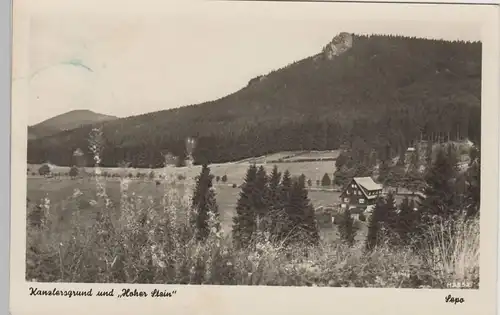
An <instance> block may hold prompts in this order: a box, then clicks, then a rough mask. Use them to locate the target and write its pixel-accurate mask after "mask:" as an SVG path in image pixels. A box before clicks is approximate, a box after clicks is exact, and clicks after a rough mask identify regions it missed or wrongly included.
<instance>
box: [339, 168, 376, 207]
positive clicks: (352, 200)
mask: <svg viewBox="0 0 500 315" xmlns="http://www.w3.org/2000/svg"><path fill="white" fill-rule="evenodd" d="M382 188H383V187H382V185H381V184H379V183H376V182H375V181H374V180H373V179H372V178H371V177H354V178H353V179H352V180H351V181H350V182H349V184H348V185H347V186H346V187H344V189H343V191H342V193H341V194H340V207H341V208H342V210H349V211H350V212H351V213H352V214H358V215H359V213H361V212H365V211H366V210H367V208H370V209H371V208H372V207H371V206H373V205H374V204H375V202H376V200H377V198H378V197H379V196H380V195H381V194H382Z"/></svg>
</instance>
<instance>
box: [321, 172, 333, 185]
mask: <svg viewBox="0 0 500 315" xmlns="http://www.w3.org/2000/svg"><path fill="white" fill-rule="evenodd" d="M331 184H332V180H331V179H330V176H328V173H325V175H323V178H322V179H321V186H325V187H326V186H330V185H331Z"/></svg>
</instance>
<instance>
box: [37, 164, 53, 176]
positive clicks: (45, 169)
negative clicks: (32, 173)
mask: <svg viewBox="0 0 500 315" xmlns="http://www.w3.org/2000/svg"><path fill="white" fill-rule="evenodd" d="M38 174H40V175H41V176H47V175H49V174H50V166H49V165H48V164H43V165H42V166H40V168H39V169H38Z"/></svg>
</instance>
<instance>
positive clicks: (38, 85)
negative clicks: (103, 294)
mask: <svg viewBox="0 0 500 315" xmlns="http://www.w3.org/2000/svg"><path fill="white" fill-rule="evenodd" d="M49 3H50V2H49ZM54 3H55V2H54ZM300 5H301V4H300V3H286V2H276V3H266V2H258V3H253V4H252V3H245V2H243V3H231V2H228V1H220V2H219V1H217V2H214V3H210V2H205V3H200V4H194V3H193V4H191V5H190V6H187V5H186V8H184V9H183V8H182V6H179V7H176V5H175V4H172V5H170V6H171V7H170V6H169V5H168V4H166V3H165V4H164V5H163V7H164V8H163V9H162V10H158V11H157V12H155V10H153V9H150V11H147V12H146V11H145V12H144V13H141V11H139V10H138V11H137V12H135V13H134V10H132V9H131V8H130V7H131V5H130V6H129V7H128V9H123V11H124V12H125V11H126V13H120V10H121V9H117V11H115V12H114V13H111V9H109V8H108V9H107V10H105V11H103V12H98V10H96V11H95V12H92V11H90V10H88V11H82V12H81V13H79V11H78V10H76V9H75V10H73V11H71V12H70V10H69V9H68V10H67V11H66V12H65V11H62V10H60V11H57V10H53V11H51V10H49V9H45V10H42V9H37V10H33V11H32V12H31V13H30V16H29V23H28V24H26V25H28V26H26V30H27V35H24V36H25V37H26V39H25V41H26V43H24V46H23V49H24V50H23V52H22V54H23V56H24V57H22V58H24V59H23V62H24V63H25V65H24V68H23V69H24V70H19V71H18V72H17V74H16V71H14V73H13V78H12V82H13V83H12V84H13V88H14V89H15V86H16V84H18V85H19V86H21V85H22V86H23V91H24V93H25V94H24V95H23V99H24V103H25V105H24V106H25V109H24V111H23V112H21V111H20V112H18V114H17V115H20V114H19V113H22V114H23V115H24V116H25V117H23V118H22V119H21V120H20V122H21V121H22V122H25V124H21V123H20V124H19V126H17V127H18V128H19V129H20V128H23V130H22V131H18V134H24V135H25V138H20V139H16V140H12V141H13V146H15V143H16V142H17V143H21V142H23V143H22V144H19V148H23V150H24V151H23V150H21V149H19V150H18V151H19V152H17V153H15V154H17V157H18V159H17V160H18V161H17V162H16V163H18V165H19V167H21V166H22V165H24V164H23V163H25V165H26V166H25V169H23V170H22V172H25V176H26V177H23V176H24V173H21V172H18V173H19V178H22V179H23V183H20V185H21V184H23V185H24V187H20V188H18V189H19V191H18V194H17V195H16V196H17V197H16V198H17V199H19V200H20V199H23V200H22V201H18V204H20V205H22V202H24V199H25V209H24V208H23V209H19V208H17V209H12V211H13V212H14V211H15V212H16V213H20V212H24V214H22V216H23V218H24V219H23V220H24V221H23V222H24V223H23V225H22V226H21V224H17V223H16V224H17V225H15V226H16V227H14V225H13V229H14V228H16V229H18V230H20V231H21V230H22V231H23V233H24V231H25V233H24V235H25V241H24V244H20V243H19V244H18V245H17V247H18V249H17V250H18V251H19V250H21V251H24V252H25V255H24V256H23V257H24V261H23V262H22V264H24V269H23V270H24V281H25V282H26V283H29V286H30V287H34V286H37V285H38V284H41V285H43V284H44V283H45V284H50V283H52V284H53V283H64V284H72V283H73V284H120V285H144V284H147V285H174V284H175V285H191V287H192V286H200V287H202V286H232V287H233V288H234V287H235V286H237V287H245V286H259V287H329V288H337V289H338V288H365V289H366V288H371V289H376V288H392V289H415V290H416V291H422V290H424V291H425V290H426V289H443V290H442V293H439V296H438V298H437V299H439V300H440V301H441V300H442V302H441V304H446V303H445V302H447V300H445V298H446V297H447V296H448V294H450V295H449V297H448V300H449V299H450V298H452V299H454V298H457V301H459V299H460V296H463V295H459V294H458V293H457V294H458V295H457V294H455V295H454V294H453V292H459V293H460V294H464V292H468V291H477V292H479V291H480V290H481V289H483V288H485V287H483V284H484V283H485V281H488V283H490V282H491V281H493V280H491V279H485V277H487V278H490V277H494V278H496V273H493V274H485V273H484V271H483V270H482V269H481V268H480V266H481V267H482V266H483V264H482V263H480V262H481V260H480V258H481V259H483V258H484V257H486V258H487V257H488V256H491V257H492V258H491V259H493V257H494V256H495V255H496V252H486V253H485V252H483V253H480V252H481V250H480V249H481V245H482V243H483V242H488V244H490V245H489V247H488V248H489V249H491V248H495V246H492V245H494V244H496V230H495V231H490V232H488V234H487V235H486V236H483V235H482V231H484V230H483V229H482V228H481V226H482V225H483V224H484V223H485V222H483V221H484V218H487V220H489V221H490V225H489V227H491V226H492V224H493V223H494V225H495V226H496V220H497V217H496V212H497V210H496V209H497V195H496V194H498V192H497V190H498V189H497V181H498V180H497V178H491V177H492V176H493V175H495V174H489V175H488V174H487V173H488V172H492V171H497V169H498V161H497V160H496V159H497V154H498V152H493V151H495V150H496V151H498V143H493V146H491V143H492V141H488V140H487V139H486V138H485V136H486V137H487V136H488V135H487V133H488V132H489V131H488V130H490V131H491V133H494V132H496V131H497V126H494V127H491V124H490V125H488V126H486V125H484V124H485V123H484V121H485V119H489V122H490V123H491V122H492V121H496V120H495V119H494V118H493V119H492V118H491V115H498V113H497V109H491V108H492V107H493V106H494V103H492V101H489V103H488V104H487V105H488V107H490V109H487V106H486V105H485V102H486V101H485V96H484V95H485V94H484V93H485V92H484V91H485V89H487V88H485V87H484V86H485V81H486V80H485V79H484V78H485V75H484V71H485V70H484V69H485V68H488V67H489V66H488V65H486V64H485V62H486V61H485V59H484V56H485V51H484V50H485V49H487V48H485V47H487V46H485V42H484V38H485V35H484V32H485V30H484V28H483V27H481V24H480V22H481V21H480V20H481V19H480V17H481V16H482V15H481V14H482V13H480V12H479V9H478V10H477V13H474V12H476V11H474V10H473V9H470V10H469V11H470V12H471V16H472V17H471V18H467V17H465V18H463V19H458V18H457V19H456V20H455V21H451V17H450V20H443V19H440V18H439V17H440V16H444V13H439V14H438V13H436V18H435V19H434V20H433V19H432V14H430V15H429V16H428V17H427V18H426V17H425V16H424V14H422V12H424V10H423V9H419V10H416V11H415V12H416V13H415V14H416V15H415V16H413V17H412V18H408V19H403V18H401V16H397V14H396V13H395V14H393V15H390V14H389V13H387V12H385V13H380V14H379V13H374V14H373V15H370V14H369V13H360V12H359V11H363V10H364V9H363V6H367V7H366V8H368V6H369V5H368V4H360V5H358V6H356V4H335V3H316V4H315V3H310V6H306V5H305V4H302V5H304V6H303V7H300ZM110 6H111V5H110ZM259 6H260V7H259ZM343 6H344V7H346V8H350V9H349V10H347V11H345V12H344V13H343V14H342V13H341V12H339V10H344V9H343V8H344V7H343ZM375 6H377V5H375ZM385 6H391V5H388V4H385ZM392 6H393V7H397V6H398V5H397V4H393V5H392ZM438 6H439V5H438ZM66 7H69V6H68V5H66ZM75 7H76V5H75ZM449 7H450V8H449V9H448V11H449V12H453V6H452V5H449ZM137 8H139V5H137ZM188 8H189V9H188ZM370 8H372V7H370ZM271 9H272V10H274V11H273V12H275V14H271V13H270V12H271V11H272V10H271ZM370 10H373V9H370ZM380 10H382V9H380ZM384 10H385V9H384ZM430 10H431V9H429V12H431V11H430ZM433 10H437V9H436V8H434V9H433ZM354 11H356V12H357V13H354ZM442 11H446V10H441V11H440V12H442ZM466 11H467V10H466V9H463V8H462V11H461V12H466ZM485 11H486V9H483V11H481V12H485ZM313 12H315V13H313ZM329 12H330V13H329ZM349 12H353V18H352V19H351V18H350V16H349V14H350V13H349ZM373 12H375V11H373ZM405 12H410V10H409V9H408V10H406V11H405ZM436 12H437V11H436ZM63 13H64V14H63ZM300 14H303V15H302V18H301V16H300ZM315 14H316V15H315ZM377 14H379V15H377ZM408 14H409V13H408ZM418 14H420V15H418ZM384 16H387V18H386V19H385V20H384ZM450 16H458V14H455V15H453V14H451V15H450ZM398 18H399V20H398ZM484 20H486V18H485V19H484ZM492 45H493V44H490V46H489V47H492ZM14 59H15V56H14ZM20 59H21V57H20ZM488 60H491V58H489V59H488ZM492 66H496V65H492ZM490 67H491V66H490ZM14 68H15V67H14ZM497 68H498V67H497ZM19 69H20V68H19ZM14 70H15V69H14ZM490 74H491V72H490ZM490 76H491V75H490ZM493 82H497V81H493ZM490 84H491V83H490ZM488 88H489V89H490V90H488V91H490V92H489V93H490V94H491V87H488ZM488 115H490V118H487V116H488ZM15 124H16V122H15V121H13V125H15ZM485 133H486V134H485ZM491 136H492V137H493V138H492V139H493V142H494V140H495V139H497V138H496V137H497V135H493V134H492V135H491ZM485 147H486V149H485ZM13 150H16V148H14V147H13ZM21 151H23V152H24V153H23V152H21ZM13 154H14V153H13ZM482 157H483V161H487V162H484V163H490V164H491V167H490V166H488V167H487V169H486V170H485V165H484V163H482ZM13 159H14V158H13ZM24 159H25V160H24ZM494 163H496V164H497V165H493V164H494ZM485 172H486V175H485ZM481 175H483V176H487V177H488V178H487V180H489V181H488V182H485V180H486V179H485V178H482V176H481ZM495 176H496V175H495ZM496 177H497V176H496ZM24 179H25V180H26V181H25V182H24ZM18 181H19V182H21V180H18ZM485 183H486V184H485ZM483 186H490V189H489V190H488V191H485V190H484V187H483ZM24 189H25V190H24ZM18 215H19V216H20V215H21V214H18ZM493 221H495V222H493ZM19 222H20V221H19ZM480 222H481V224H480ZM491 222H493V223H491ZM484 237H488V238H484ZM483 248H484V247H483ZM480 254H481V255H480ZM495 257H496V256H495ZM488 259H489V258H488ZM18 262H19V264H21V262H20V261H18ZM491 264H493V260H492V261H491ZM18 268H21V267H20V266H18ZM40 288H42V286H40ZM46 288H48V289H38V291H37V293H36V294H35V295H38V296H40V297H41V298H43V297H44V296H50V295H52V294H54V293H53V292H54V291H51V290H52V286H47V287H46ZM155 288H156V287H155ZM158 288H160V290H161V286H160V287H158ZM178 288H179V289H177V290H178V291H179V292H180V291H182V290H181V288H183V287H182V286H179V287H178ZM488 288H490V286H489V284H488ZM54 290H55V289H54ZM191 290H194V289H191ZM207 290H208V289H207ZM416 291H415V292H416ZM327 292H328V291H327ZM332 292H333V291H332ZM334 292H338V290H337V291H334ZM353 292H358V291H353ZM389 292H390V291H389ZM438 292H441V291H438ZM448 292H449V293H448ZM483 292H484V291H483ZM26 293H27V292H26ZM85 294H86V293H85V292H83V291H82V292H76V291H75V293H74V295H75V298H77V297H78V295H85ZM178 294H180V293H178ZM325 294H327V293H325ZM332 294H333V293H332ZM333 296H334V295H332V297H333ZM53 300H54V301H55V298H53ZM75 301H76V300H75ZM82 301H83V300H82ZM453 301H454V300H453ZM459 302H460V301H459ZM323 303H324V302H323ZM422 303H425V302H422ZM460 303H462V302H460ZM471 303H472V301H471ZM452 304H455V305H456V306H454V307H457V308H458V307H461V306H459V305H457V303H456V302H454V303H452Z"/></svg>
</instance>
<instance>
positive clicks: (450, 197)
mask: <svg viewBox="0 0 500 315" xmlns="http://www.w3.org/2000/svg"><path fill="white" fill-rule="evenodd" d="M456 175H457V174H456V166H455V165H453V158H451V159H450V158H449V155H447V154H446V153H445V151H444V150H443V149H442V148H440V149H439V150H438V151H437V152H436V159H435V161H434V163H433V164H432V165H431V167H430V168H429V169H428V171H427V172H426V175H425V178H424V179H425V183H426V188H425V189H424V195H425V198H424V200H422V201H421V202H420V208H421V210H422V211H423V213H424V214H425V215H426V216H433V215H437V216H439V217H442V218H448V217H449V216H450V215H452V213H453V212H454V210H455V209H454V208H455V207H456V206H457V205H456V191H455V190H456V187H455V182H454V180H455V177H456Z"/></svg>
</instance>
